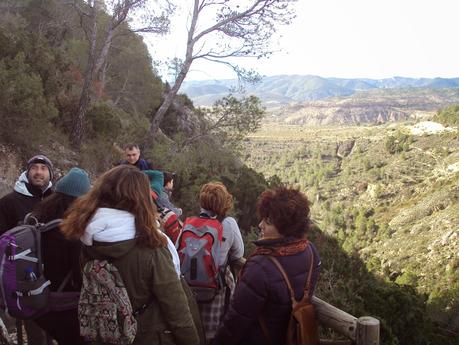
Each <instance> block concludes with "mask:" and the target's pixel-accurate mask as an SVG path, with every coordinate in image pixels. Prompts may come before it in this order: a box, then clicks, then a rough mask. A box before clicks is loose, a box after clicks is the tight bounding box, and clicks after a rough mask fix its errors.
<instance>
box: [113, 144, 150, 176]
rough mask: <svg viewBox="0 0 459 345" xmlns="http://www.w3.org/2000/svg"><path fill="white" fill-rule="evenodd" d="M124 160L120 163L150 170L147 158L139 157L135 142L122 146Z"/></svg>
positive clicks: (138, 149)
mask: <svg viewBox="0 0 459 345" xmlns="http://www.w3.org/2000/svg"><path fill="white" fill-rule="evenodd" d="M124 155H125V157H126V159H125V160H122V161H121V163H120V164H129V165H134V166H136V167H137V168H139V169H140V170H151V169H152V166H151V163H150V162H148V161H147V160H145V159H143V158H140V148H139V146H138V145H137V144H128V145H126V146H125V147H124Z"/></svg>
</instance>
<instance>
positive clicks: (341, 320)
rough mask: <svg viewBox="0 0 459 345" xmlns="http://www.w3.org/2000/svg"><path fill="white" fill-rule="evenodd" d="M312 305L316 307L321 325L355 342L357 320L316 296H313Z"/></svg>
mask: <svg viewBox="0 0 459 345" xmlns="http://www.w3.org/2000/svg"><path fill="white" fill-rule="evenodd" d="M312 304H314V306H315V307H316V312H317V318H318V319H319V324H320V325H322V326H325V327H328V328H331V329H333V330H334V331H336V332H338V333H339V334H342V335H344V336H346V337H348V338H349V339H352V340H353V341H355V339H356V330H357V318H356V317H354V316H352V315H350V314H348V313H346V312H345V311H343V310H341V309H338V308H336V307H334V306H332V305H331V304H328V303H327V302H325V301H322V300H321V299H320V298H318V297H316V296H312Z"/></svg>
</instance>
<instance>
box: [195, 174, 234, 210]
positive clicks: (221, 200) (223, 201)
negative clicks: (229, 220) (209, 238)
mask: <svg viewBox="0 0 459 345" xmlns="http://www.w3.org/2000/svg"><path fill="white" fill-rule="evenodd" d="M199 203H200V205H201V207H202V208H203V209H206V210H209V211H212V212H215V214H216V215H217V217H218V218H219V219H223V218H225V216H226V213H227V212H228V211H229V210H230V209H231V207H233V196H232V195H231V194H230V193H229V192H228V190H227V189H226V187H225V185H224V184H223V183H221V182H209V183H206V184H205V185H204V186H202V188H201V192H200V193H199Z"/></svg>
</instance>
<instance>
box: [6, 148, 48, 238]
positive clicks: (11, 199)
mask: <svg viewBox="0 0 459 345" xmlns="http://www.w3.org/2000/svg"><path fill="white" fill-rule="evenodd" d="M52 178H53V164H52V163H51V161H50V160H49V158H47V157H46V156H43V155H37V156H34V157H32V158H31V159H29V161H28V162H27V171H24V172H23V173H22V174H21V175H20V176H19V179H18V180H17V181H16V184H15V186H14V189H13V191H12V192H11V193H9V194H7V195H5V196H4V197H3V198H1V199H0V234H3V233H4V232H5V231H7V230H9V229H12V228H13V227H15V226H16V225H18V222H20V221H22V220H23V219H24V217H25V215H26V214H27V213H29V212H30V211H32V208H33V207H34V206H35V204H37V203H38V202H40V201H41V200H43V198H45V197H46V196H48V195H50V194H51V193H52V191H51V186H52V183H51V180H52Z"/></svg>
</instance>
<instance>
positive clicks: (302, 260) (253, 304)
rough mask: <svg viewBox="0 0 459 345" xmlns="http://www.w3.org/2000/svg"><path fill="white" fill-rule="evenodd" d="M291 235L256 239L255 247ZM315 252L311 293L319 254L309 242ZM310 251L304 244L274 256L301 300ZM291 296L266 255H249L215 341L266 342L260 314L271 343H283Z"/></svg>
mask: <svg viewBox="0 0 459 345" xmlns="http://www.w3.org/2000/svg"><path fill="white" fill-rule="evenodd" d="M294 241H295V239H293V238H283V239H270V240H268V239H265V240H259V241H256V242H255V244H256V245H257V246H258V247H266V248H269V247H272V246H276V247H282V246H284V245H286V244H289V243H291V242H294ZM308 245H309V246H311V249H312V253H313V256H314V268H313V273H312V289H311V290H310V294H311V295H312V293H313V291H314V287H315V284H316V281H317V277H318V274H319V266H320V258H319V255H318V253H317V250H316V249H315V247H314V245H313V244H312V243H310V242H309V244H308ZM310 253H311V252H310V251H309V250H308V249H307V248H306V249H305V250H302V251H299V252H297V253H295V254H292V255H285V256H276V258H277V259H278V260H279V262H280V264H281V265H282V267H283V268H284V270H285V272H286V273H287V275H288V277H289V279H290V281H291V284H292V287H293V289H294V291H295V298H296V299H297V300H300V299H301V298H302V297H303V291H304V287H305V283H306V280H307V276H308V273H309V268H310V262H311V254H310ZM291 309H292V308H291V300H290V295H289V292H288V289H287V285H286V283H285V282H284V279H283V277H282V275H281V273H280V272H279V270H278V269H277V268H276V266H274V264H273V263H272V262H271V261H270V259H269V258H268V257H267V256H266V255H255V256H251V257H250V258H249V259H248V261H247V263H246V264H245V266H244V268H243V271H242V274H241V277H240V279H239V281H238V284H237V285H236V290H235V292H234V295H233V299H232V301H231V304H230V308H229V311H228V313H227V314H226V317H225V319H224V322H223V325H222V327H220V329H219V330H218V332H217V335H216V337H215V339H214V342H213V343H212V344H214V345H226V344H228V345H229V344H231V345H268V344H269V343H268V341H267V340H266V336H265V335H264V334H263V332H262V330H261V327H260V323H259V321H258V320H259V317H261V318H263V320H264V321H265V323H266V326H267V329H268V330H269V334H270V338H271V340H272V344H284V343H285V337H286V332H287V325H288V321H289V318H290V313H291Z"/></svg>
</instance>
